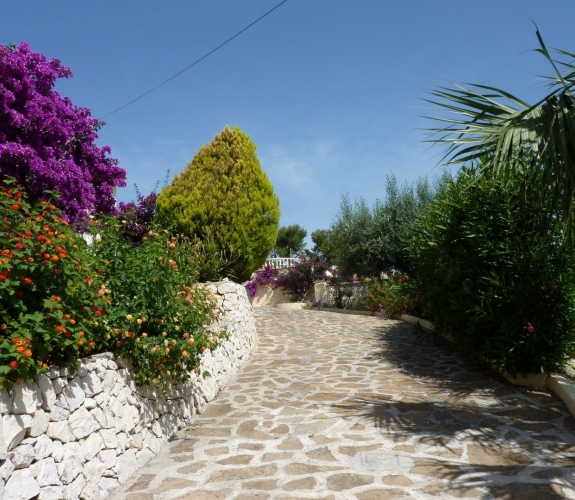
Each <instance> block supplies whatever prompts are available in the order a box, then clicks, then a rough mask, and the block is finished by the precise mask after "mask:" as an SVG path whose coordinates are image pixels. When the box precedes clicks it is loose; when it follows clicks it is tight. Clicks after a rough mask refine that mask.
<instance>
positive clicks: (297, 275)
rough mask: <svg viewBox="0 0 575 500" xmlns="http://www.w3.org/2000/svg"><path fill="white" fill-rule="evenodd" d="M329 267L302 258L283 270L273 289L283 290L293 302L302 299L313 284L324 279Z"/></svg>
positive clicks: (322, 263)
mask: <svg viewBox="0 0 575 500" xmlns="http://www.w3.org/2000/svg"><path fill="white" fill-rule="evenodd" d="M330 269H331V266H330V265H329V264H328V263H327V262H325V261H321V260H314V259H309V258H308V257H306V256H302V257H301V258H300V260H299V262H297V263H296V264H294V265H293V266H290V267H288V268H287V269H285V270H283V271H282V272H281V273H280V274H278V277H277V278H276V282H275V288H283V290H285V291H286V292H287V293H288V294H289V295H290V297H291V299H292V300H293V301H294V302H299V301H301V300H303V299H304V297H305V294H306V293H307V292H308V291H309V290H310V289H311V287H312V286H313V284H314V283H315V282H316V281H318V280H320V279H322V278H324V277H325V273H326V271H329V270H330Z"/></svg>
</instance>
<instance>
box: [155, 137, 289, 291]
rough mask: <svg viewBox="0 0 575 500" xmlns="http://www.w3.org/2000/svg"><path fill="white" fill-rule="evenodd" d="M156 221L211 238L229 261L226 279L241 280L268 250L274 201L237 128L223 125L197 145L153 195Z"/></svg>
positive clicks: (251, 146)
mask: <svg viewBox="0 0 575 500" xmlns="http://www.w3.org/2000/svg"><path fill="white" fill-rule="evenodd" d="M156 210H157V219H158V221H159V222H160V223H161V224H164V225H169V226H171V227H173V228H174V229H175V230H176V231H178V232H181V233H184V234H187V235H189V236H192V237H193V236H197V237H199V238H200V239H210V240H211V241H213V242H215V243H216V244H217V245H218V246H219V247H220V249H222V250H223V251H225V252H226V255H227V256H228V257H230V259H232V260H233V262H232V263H231V265H230V266H229V268H228V274H229V276H230V278H233V279H235V280H236V281H239V282H242V281H245V280H247V279H248V278H249V277H250V275H251V273H252V272H254V271H255V270H256V269H258V268H259V267H261V266H262V265H263V263H264V262H265V259H266V257H267V256H268V254H269V252H270V250H271V249H272V247H273V245H274V242H275V237H276V233H277V229H278V222H279V218H280V209H279V199H278V197H277V196H276V195H275V194H274V190H273V186H272V185H271V183H270V181H269V179H268V177H267V175H266V174H265V172H264V171H263V170H262V168H261V165H260V162H259V160H258V158H257V156H256V145H255V144H254V143H253V142H252V140H251V139H250V138H249V137H248V136H247V135H246V134H244V133H243V132H242V131H241V130H240V129H239V128H238V127H235V128H234V129H233V130H232V129H230V128H229V127H226V128H225V129H224V130H223V131H222V132H221V133H220V134H218V135H216V137H215V138H214V140H213V141H212V142H211V143H210V144H207V145H205V146H203V147H202V148H201V149H200V150H199V151H198V152H197V153H196V155H195V156H194V158H193V159H192V162H191V163H190V164H189V165H188V166H187V167H186V168H185V169H184V170H183V171H182V172H181V173H180V174H179V175H177V176H176V177H175V178H174V180H173V181H172V183H171V184H170V185H169V186H167V187H165V188H164V189H163V190H162V192H161V193H160V195H159V196H158V199H157V204H156Z"/></svg>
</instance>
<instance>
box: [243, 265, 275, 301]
mask: <svg viewBox="0 0 575 500" xmlns="http://www.w3.org/2000/svg"><path fill="white" fill-rule="evenodd" d="M277 276H278V270H277V269H276V268H275V267H273V266H269V265H266V266H264V267H263V269H260V270H259V271H256V272H255V276H254V279H253V280H251V281H248V282H247V283H246V289H247V291H248V293H249V295H250V297H255V296H256V290H257V286H258V285H270V284H275V282H276V278H277Z"/></svg>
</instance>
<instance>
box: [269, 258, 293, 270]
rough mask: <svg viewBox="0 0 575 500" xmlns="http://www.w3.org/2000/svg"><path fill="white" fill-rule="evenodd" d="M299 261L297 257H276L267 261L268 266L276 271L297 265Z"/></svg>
mask: <svg viewBox="0 0 575 500" xmlns="http://www.w3.org/2000/svg"><path fill="white" fill-rule="evenodd" d="M298 262H299V259H298V258H297V257H275V258H271V259H266V266H272V267H275V268H276V269H286V268H288V267H291V266H293V265H294V264H297V263H298Z"/></svg>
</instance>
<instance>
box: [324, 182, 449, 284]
mask: <svg viewBox="0 0 575 500" xmlns="http://www.w3.org/2000/svg"><path fill="white" fill-rule="evenodd" d="M444 183H445V176H444V177H442V178H440V179H439V180H438V181H437V182H436V184H435V185H432V184H430V183H429V182H428V181H427V179H418V180H417V182H416V183H415V185H408V184H405V185H403V186H402V187H399V186H398V185H397V180H396V178H395V176H393V175H389V176H388V177H387V184H386V192H387V196H386V198H385V200H384V201H381V200H376V202H375V203H374V205H373V207H372V208H370V207H368V205H367V203H366V202H365V200H363V199H360V200H358V201H356V202H355V203H354V204H352V203H351V201H350V200H349V198H348V197H347V196H344V197H342V201H341V206H340V211H339V213H338V215H337V216H336V219H335V221H334V222H333V224H332V226H331V231H330V233H329V243H330V247H331V249H332V260H333V263H334V264H335V265H337V266H338V271H339V273H340V275H342V276H348V275H352V274H357V275H359V276H361V277H373V276H379V275H380V274H381V273H382V272H385V271H386V270H388V269H390V268H393V269H395V270H397V271H403V272H409V271H410V270H411V268H412V265H411V259H410V257H409V254H408V250H407V247H408V242H409V239H410V238H411V237H412V236H413V234H414V228H415V224H416V222H417V219H418V218H419V216H420V215H421V213H423V211H424V210H425V208H426V207H427V206H428V205H429V204H430V202H431V200H432V199H433V197H434V195H435V192H436V191H437V190H438V189H441V186H442V184H444Z"/></svg>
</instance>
